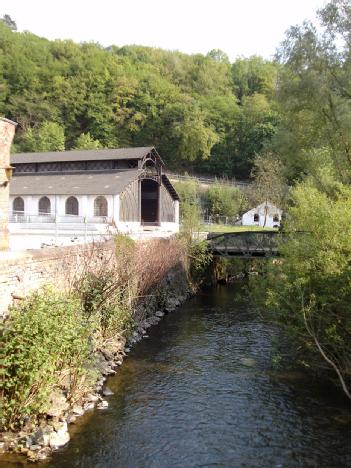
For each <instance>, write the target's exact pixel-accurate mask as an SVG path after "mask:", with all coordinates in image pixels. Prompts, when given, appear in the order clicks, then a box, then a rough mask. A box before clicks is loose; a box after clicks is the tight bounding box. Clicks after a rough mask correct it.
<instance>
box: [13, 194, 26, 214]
mask: <svg viewBox="0 0 351 468" xmlns="http://www.w3.org/2000/svg"><path fill="white" fill-rule="evenodd" d="M12 211H13V212H14V213H24V200H23V198H22V197H16V198H15V199H14V200H13V205H12Z"/></svg>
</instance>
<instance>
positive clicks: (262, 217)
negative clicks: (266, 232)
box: [242, 202, 283, 228]
mask: <svg viewBox="0 0 351 468" xmlns="http://www.w3.org/2000/svg"><path fill="white" fill-rule="evenodd" d="M282 214H283V211H282V210H281V209H280V208H278V207H276V206H275V205H273V204H272V203H269V202H266V203H261V204H260V205H258V206H256V208H252V209H251V210H250V211H248V212H247V213H244V214H243V216H242V225H243V226H261V227H269V228H279V227H280V223H281V219H282Z"/></svg>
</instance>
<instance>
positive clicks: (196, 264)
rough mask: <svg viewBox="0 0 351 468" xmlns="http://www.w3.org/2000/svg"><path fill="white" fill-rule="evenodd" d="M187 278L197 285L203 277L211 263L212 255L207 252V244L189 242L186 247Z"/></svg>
mask: <svg viewBox="0 0 351 468" xmlns="http://www.w3.org/2000/svg"><path fill="white" fill-rule="evenodd" d="M188 258H189V268H188V271H189V278H190V281H191V282H192V283H193V284H195V285H199V284H201V282H202V281H203V279H204V277H205V272H206V269H207V267H208V266H209V265H210V263H211V262H212V259H213V257H212V254H211V253H210V252H209V251H208V245H207V242H204V241H202V242H190V243H189V245H188Z"/></svg>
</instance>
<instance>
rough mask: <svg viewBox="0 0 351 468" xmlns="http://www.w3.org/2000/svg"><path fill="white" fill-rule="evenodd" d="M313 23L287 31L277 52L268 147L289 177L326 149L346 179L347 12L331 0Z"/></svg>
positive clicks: (349, 121)
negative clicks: (275, 119)
mask: <svg viewBox="0 0 351 468" xmlns="http://www.w3.org/2000/svg"><path fill="white" fill-rule="evenodd" d="M318 16H319V20H320V25H319V26H318V27H316V26H314V25H313V24H311V23H308V22H305V23H303V25H301V26H294V27H292V28H290V30H289V31H288V33H287V35H286V38H285V40H284V42H283V43H282V45H281V47H280V49H279V51H278V55H277V57H278V59H279V60H280V62H281V64H282V65H283V67H282V69H281V73H280V77H279V90H278V95H277V98H278V105H279V113H280V115H281V123H280V125H279V130H278V131H277V133H276V135H275V136H274V137H273V141H272V146H273V148H274V150H275V151H276V152H277V153H279V154H280V157H281V159H282V161H283V162H284V165H285V166H286V169H287V172H288V174H289V176H290V179H291V180H294V179H301V176H303V175H304V174H306V172H308V164H309V161H308V160H309V157H310V154H311V152H313V151H315V150H316V149H321V148H328V149H329V151H330V155H331V157H332V158H333V164H334V166H335V170H336V171H337V175H338V178H339V179H340V180H341V181H343V182H347V183H348V182H349V181H350V162H351V158H350V145H351V136H350V135H351V133H350V128H351V109H350V102H351V101H350V99H351V95H350V86H351V74H350V67H351V59H350V57H351V56H350V40H349V37H350V31H349V24H350V19H351V12H350V7H349V3H348V2H345V1H344V0H333V1H331V2H329V3H328V4H326V5H325V7H324V8H322V9H321V10H320V11H319V14H318Z"/></svg>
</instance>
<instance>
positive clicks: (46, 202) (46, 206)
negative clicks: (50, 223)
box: [39, 197, 51, 214]
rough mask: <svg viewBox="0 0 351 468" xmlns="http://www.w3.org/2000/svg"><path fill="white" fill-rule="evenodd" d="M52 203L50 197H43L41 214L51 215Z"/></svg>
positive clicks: (40, 203) (40, 202)
mask: <svg viewBox="0 0 351 468" xmlns="http://www.w3.org/2000/svg"><path fill="white" fill-rule="evenodd" d="M50 212H51V202H50V199H49V198H48V197H41V199H40V200H39V214H50Z"/></svg>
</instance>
